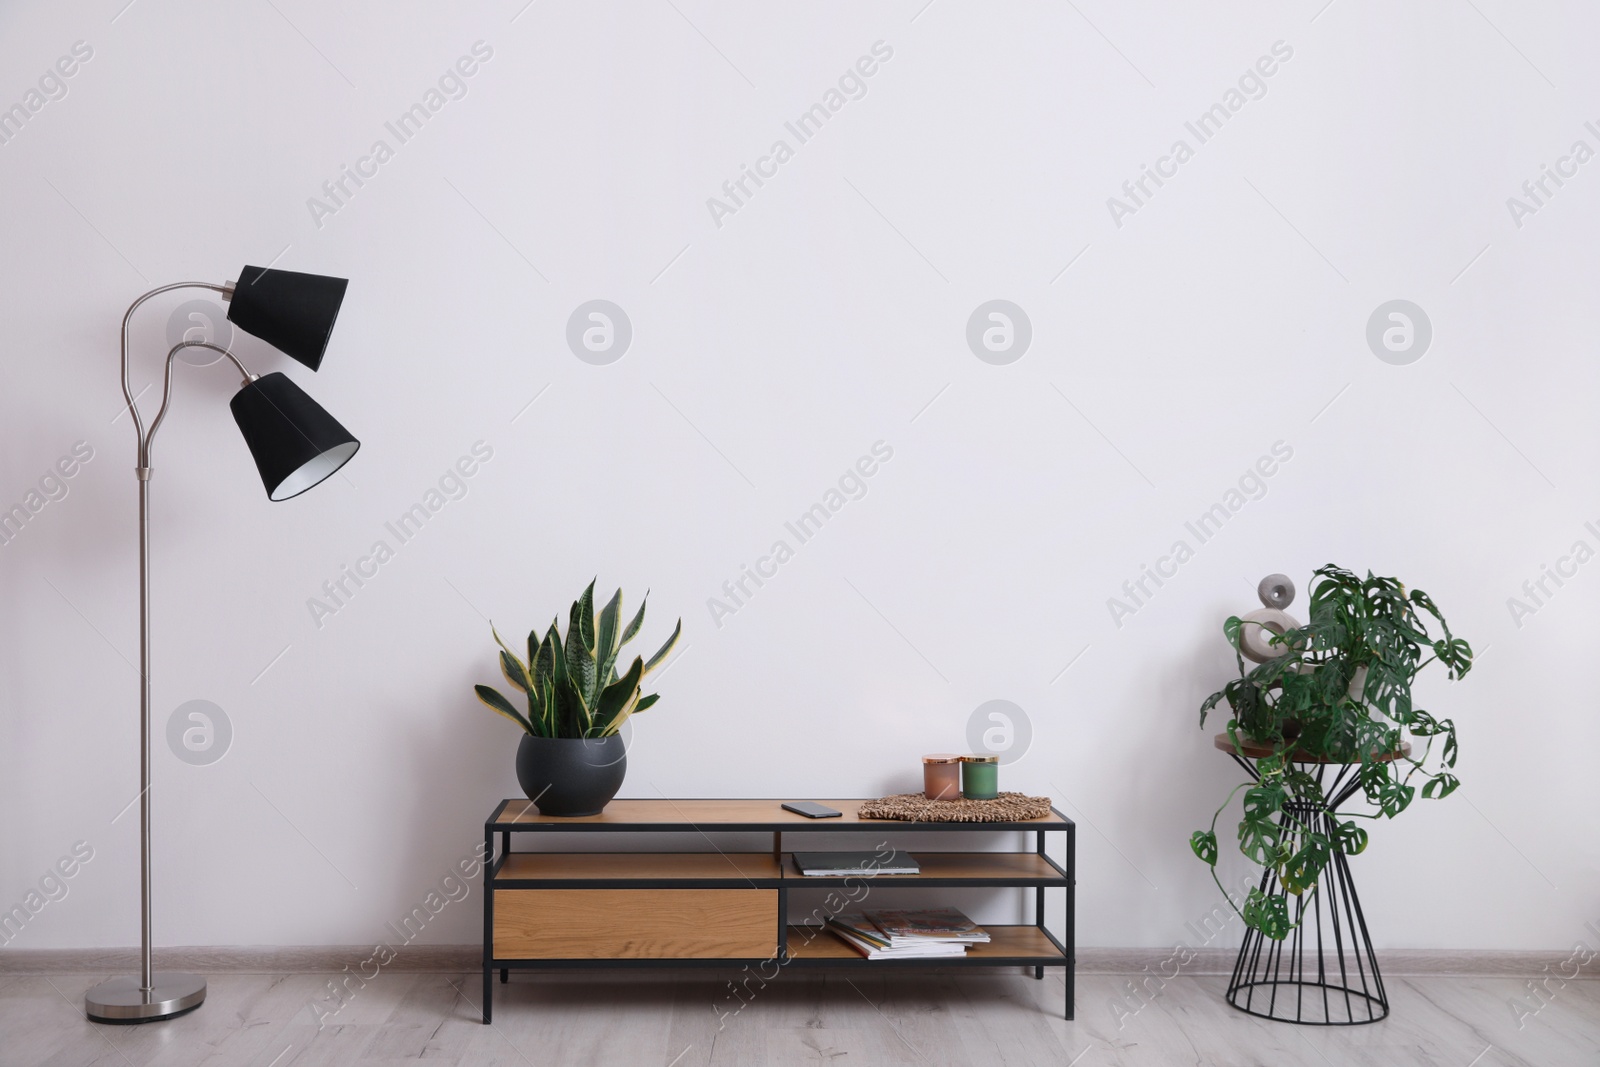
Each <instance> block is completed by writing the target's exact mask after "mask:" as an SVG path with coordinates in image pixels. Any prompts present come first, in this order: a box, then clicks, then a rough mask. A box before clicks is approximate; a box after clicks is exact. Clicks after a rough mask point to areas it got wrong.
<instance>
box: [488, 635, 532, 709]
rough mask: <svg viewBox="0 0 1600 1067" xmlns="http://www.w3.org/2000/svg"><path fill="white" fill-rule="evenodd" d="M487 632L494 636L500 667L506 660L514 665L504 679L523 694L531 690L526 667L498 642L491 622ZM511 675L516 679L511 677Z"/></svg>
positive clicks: (502, 642)
mask: <svg viewBox="0 0 1600 1067" xmlns="http://www.w3.org/2000/svg"><path fill="white" fill-rule="evenodd" d="M489 632H490V633H492V634H494V643H495V644H497V645H499V646H500V654H501V657H502V658H501V660H500V662H501V664H502V666H504V665H505V664H506V662H507V661H508V660H509V661H510V662H511V663H512V664H515V665H516V666H515V669H514V670H507V671H506V679H507V680H508V681H511V682H513V684H515V685H516V686H517V688H519V689H521V690H522V691H523V692H527V691H528V690H529V689H531V688H533V679H532V677H531V676H529V674H528V665H527V664H526V663H523V662H522V660H521V659H519V658H518V657H517V654H516V653H515V652H513V651H511V649H509V648H507V647H506V643H505V642H504V641H502V640H500V634H499V632H498V631H496V630H495V628H494V623H492V622H491V623H490V624H489ZM513 675H516V676H518V677H513Z"/></svg>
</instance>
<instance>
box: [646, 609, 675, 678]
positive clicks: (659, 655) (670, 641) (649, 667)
mask: <svg viewBox="0 0 1600 1067" xmlns="http://www.w3.org/2000/svg"><path fill="white" fill-rule="evenodd" d="M681 633H683V620H682V619H679V620H678V625H676V626H674V627H673V628H672V636H671V637H669V638H667V643H666V644H664V645H662V646H661V648H660V650H659V651H658V652H656V654H655V655H653V656H651V657H650V660H649V662H647V663H646V664H645V665H644V673H645V674H649V673H650V672H651V671H653V670H655V669H656V667H657V665H659V664H660V663H661V661H662V660H664V659H666V658H667V653H669V652H671V651H672V646H673V645H675V644H677V643H678V635H679V634H681Z"/></svg>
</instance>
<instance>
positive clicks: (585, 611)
mask: <svg viewBox="0 0 1600 1067" xmlns="http://www.w3.org/2000/svg"><path fill="white" fill-rule="evenodd" d="M597 581H599V579H598V578H596V579H594V580H593V581H591V582H590V583H589V586H588V588H587V589H585V590H584V591H583V595H582V596H581V597H579V598H578V602H577V603H576V604H574V605H572V615H573V623H574V626H573V629H575V630H576V631H577V633H578V636H579V639H580V640H581V641H582V642H583V647H584V648H586V649H588V650H589V657H590V658H591V659H593V658H594V656H595V647H594V583H595V582H597ZM572 633H573V630H572V629H569V630H568V631H567V642H568V643H569V644H570V643H571V642H572Z"/></svg>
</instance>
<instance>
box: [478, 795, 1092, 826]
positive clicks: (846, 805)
mask: <svg viewBox="0 0 1600 1067" xmlns="http://www.w3.org/2000/svg"><path fill="white" fill-rule="evenodd" d="M786 799H788V800H791V801H792V800H794V799H801V798H776V799H770V800H613V801H612V802H611V803H610V804H608V805H606V810H605V811H603V812H601V813H600V814H599V815H585V816H581V817H579V818H562V817H558V816H550V815H540V814H539V809H538V808H536V807H534V805H533V802H532V801H531V800H521V799H513V800H503V801H501V802H500V805H499V806H498V807H497V808H495V811H494V814H493V815H491V816H489V820H488V821H487V822H486V823H485V824H484V829H485V830H489V831H506V830H510V831H538V832H544V831H548V830H618V831H625V830H632V831H641V830H655V831H683V832H702V831H709V830H719V831H753V832H770V831H787V830H826V831H832V832H841V831H842V832H846V833H848V832H852V831H854V832H862V831H878V832H885V833H887V832H899V831H902V830H1065V829H1067V828H1068V827H1070V826H1072V825H1073V823H1072V820H1071V819H1068V818H1067V817H1066V816H1065V815H1062V814H1061V813H1060V812H1059V811H1057V810H1056V809H1055V808H1053V807H1052V808H1051V809H1050V814H1049V815H1046V816H1044V817H1043V818H1039V819H1025V820H1021V821H1018V822H900V821H898V820H894V819H863V818H861V817H860V816H858V815H857V814H856V812H857V810H858V809H859V808H860V807H861V805H863V804H865V803H867V801H865V800H819V801H818V803H820V804H826V805H827V806H828V807H830V808H837V809H838V810H839V811H840V812H842V814H841V815H840V816H839V817H838V818H835V819H808V818H806V817H805V816H803V815H796V814H795V813H794V812H792V811H785V810H783V806H782V805H783V804H784V802H785V800H786Z"/></svg>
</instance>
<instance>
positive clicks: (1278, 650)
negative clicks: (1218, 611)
mask: <svg viewBox="0 0 1600 1067" xmlns="http://www.w3.org/2000/svg"><path fill="white" fill-rule="evenodd" d="M1256 595H1257V596H1258V597H1260V598H1261V604H1262V606H1261V608H1260V609H1259V610H1257V611H1252V612H1250V613H1248V614H1246V615H1241V616H1239V621H1240V622H1242V623H1244V624H1245V625H1244V626H1242V627H1240V629H1239V651H1240V652H1242V653H1244V655H1245V658H1246V659H1248V660H1251V661H1253V662H1255V663H1265V662H1267V661H1268V660H1269V659H1277V658H1278V657H1279V656H1281V655H1283V654H1284V652H1286V651H1287V649H1285V648H1284V647H1283V646H1282V645H1274V644H1272V643H1271V641H1272V637H1273V636H1274V635H1277V634H1282V633H1283V632H1284V631H1285V630H1297V629H1299V628H1300V623H1299V621H1298V620H1296V619H1295V617H1294V616H1293V615H1290V614H1289V613H1288V612H1286V611H1284V610H1283V609H1284V608H1287V607H1288V606H1289V605H1290V604H1293V603H1294V582H1292V581H1290V580H1289V576H1288V575H1286V574H1269V575H1267V576H1266V577H1265V578H1263V579H1261V582H1260V584H1258V585H1257V586H1256Z"/></svg>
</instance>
